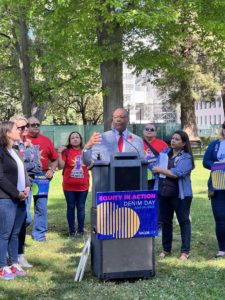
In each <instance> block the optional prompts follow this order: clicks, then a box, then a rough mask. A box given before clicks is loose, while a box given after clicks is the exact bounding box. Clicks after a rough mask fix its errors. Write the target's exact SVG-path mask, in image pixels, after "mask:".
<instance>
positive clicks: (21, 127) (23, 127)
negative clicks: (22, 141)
mask: <svg viewBox="0 0 225 300" xmlns="http://www.w3.org/2000/svg"><path fill="white" fill-rule="evenodd" d="M28 127H29V125H28V124H26V125H23V126H19V127H17V129H19V130H21V131H24V130H25V129H26V128H28Z"/></svg>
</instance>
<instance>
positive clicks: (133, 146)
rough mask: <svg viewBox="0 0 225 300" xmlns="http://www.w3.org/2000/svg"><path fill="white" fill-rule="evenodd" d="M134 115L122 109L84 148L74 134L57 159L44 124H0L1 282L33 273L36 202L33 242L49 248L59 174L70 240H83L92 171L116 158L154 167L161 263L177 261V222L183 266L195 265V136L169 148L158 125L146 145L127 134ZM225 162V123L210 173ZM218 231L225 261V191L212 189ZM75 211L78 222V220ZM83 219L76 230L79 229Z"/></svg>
mask: <svg viewBox="0 0 225 300" xmlns="http://www.w3.org/2000/svg"><path fill="white" fill-rule="evenodd" d="M128 123H129V114H128V112H127V111H126V110H125V109H123V108H118V109H116V110H115V111H114V113H113V118H112V129H111V130H109V131H107V132H104V133H102V134H100V133H98V132H95V133H94V134H93V135H92V136H91V138H90V139H89V140H88V141H87V143H86V145H85V146H83V138H82V136H81V134H80V133H79V132H77V131H73V132H71V133H70V134H69V136H68V140H67V142H66V143H65V145H62V146H60V147H59V148H58V150H57V151H56V150H55V148H54V145H53V143H52V141H51V140H50V139H49V138H48V137H46V136H44V135H42V134H41V133H40V121H39V120H38V119H37V118H34V117H31V118H29V119H28V120H27V119H26V118H25V117H23V116H20V117H15V118H11V119H10V121H5V122H2V123H1V124H0V278H1V279H5V280H10V279H14V278H15V277H16V276H25V275H26V271H24V268H31V267H32V265H31V264H30V263H29V262H28V260H27V258H26V257H25V239H26V228H27V226H29V225H30V224H31V222H32V217H31V212H30V206H31V202H32V199H33V200H34V220H33V228H32V238H33V239H34V240H35V241H37V242H44V241H46V232H47V230H48V190H49V183H50V181H51V179H52V178H53V176H54V173H55V171H56V169H57V168H59V169H62V170H63V172H62V188H63V192H64V195H65V200H66V205H67V211H66V217H67V222H68V237H69V238H70V239H73V238H74V237H80V236H83V235H84V224H85V203H86V199H87V195H88V190H89V170H88V169H89V168H90V167H91V166H92V165H93V162H94V161H95V160H97V159H100V160H104V161H109V160H110V156H111V154H114V153H117V152H138V155H139V158H141V159H146V160H147V161H148V175H147V176H148V178H147V180H148V189H149V190H158V203H159V205H158V208H159V216H158V217H159V227H160V229H161V230H162V252H161V253H160V257H161V258H166V257H168V256H170V255H171V253H172V241H173V216H174V213H176V216H177V220H178V223H179V226H180V234H181V249H180V259H181V260H187V259H188V258H189V257H190V248H191V222H190V208H191V203H192V198H193V193H192V185H191V179H190V177H191V172H192V170H193V169H194V167H195V165H194V159H193V155H192V150H191V145H190V141H189V138H188V135H187V134H186V133H185V132H184V131H182V130H178V131H175V132H174V133H173V135H172V138H171V141H170V146H168V145H167V143H166V142H165V141H163V140H160V139H158V138H157V130H156V127H155V124H152V123H148V124H145V125H144V128H143V138H141V137H139V136H137V135H135V134H133V133H132V132H130V131H128V129H127V125H128ZM224 161H225V123H224V124H223V125H222V129H221V137H220V138H219V139H218V140H215V141H213V142H212V143H211V144H209V146H208V148H207V150H206V152H205V155H204V158H203V165H204V167H205V168H207V169H211V168H212V166H213V165H214V164H215V163H217V162H224ZM208 189H209V197H210V199H211V204H212V211H213V216H214V219H215V224H216V238H217V241H218V253H216V255H215V257H216V258H218V257H225V190H223V189H220V190H216V189H215V188H214V187H213V183H212V177H211V176H210V178H209V181H208ZM75 211H76V218H75ZM76 219H77V222H76Z"/></svg>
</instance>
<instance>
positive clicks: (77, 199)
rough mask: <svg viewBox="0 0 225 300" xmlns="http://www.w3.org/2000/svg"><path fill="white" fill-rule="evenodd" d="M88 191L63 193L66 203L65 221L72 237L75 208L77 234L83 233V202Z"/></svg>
mask: <svg viewBox="0 0 225 300" xmlns="http://www.w3.org/2000/svg"><path fill="white" fill-rule="evenodd" d="M87 194H88V191H84V192H72V191H64V195H65V198H66V203H67V221H68V225H69V233H70V234H71V235H73V234H74V233H75V207H76V208H77V223H78V229H77V230H78V232H83V231H84V220H85V202H86V199H87Z"/></svg>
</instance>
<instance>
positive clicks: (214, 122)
mask: <svg viewBox="0 0 225 300" xmlns="http://www.w3.org/2000/svg"><path fill="white" fill-rule="evenodd" d="M213 124H216V115H214V121H213Z"/></svg>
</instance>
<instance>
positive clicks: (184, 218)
mask: <svg viewBox="0 0 225 300" xmlns="http://www.w3.org/2000/svg"><path fill="white" fill-rule="evenodd" d="M161 159H162V160H163V161H164V162H163V165H164V166H163V167H160V166H155V167H153V172H154V173H156V174H158V175H159V176H158V193H159V210H160V215H161V219H162V220H161V221H162V246H163V252H162V253H161V254H160V257H163V258H164V257H166V256H170V255H171V250H172V237H173V215H174V212H175V213H176V216H177V219H178V222H179V225H180V231H181V253H180V259H181V260H186V259H188V258H189V256H190V242H191V222H190V218H189V214H190V207H191V202H192V187H191V180H190V174H191V171H192V170H193V168H194V161H193V156H192V151H191V145H190V141H189V138H188V135H187V133H186V132H184V131H182V130H178V131H175V132H174V134H173V136H172V139H171V147H169V148H167V149H166V150H164V151H163V154H162V155H161V157H160V160H161Z"/></svg>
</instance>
